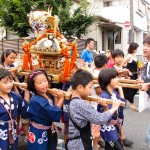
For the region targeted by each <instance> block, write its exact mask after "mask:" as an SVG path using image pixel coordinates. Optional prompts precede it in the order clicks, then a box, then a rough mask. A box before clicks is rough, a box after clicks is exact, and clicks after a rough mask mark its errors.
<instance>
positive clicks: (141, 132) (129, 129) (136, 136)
mask: <svg viewBox="0 0 150 150" xmlns="http://www.w3.org/2000/svg"><path fill="white" fill-rule="evenodd" d="M141 100H143V99H141ZM135 104H136V106H138V97H136V98H135ZM124 112H125V121H124V132H125V135H126V137H127V138H128V139H130V140H132V141H133V142H134V145H133V146H132V147H131V148H126V147H125V150H150V148H148V145H147V144H146V142H145V136H146V129H147V126H148V124H149V123H150V110H149V109H146V110H144V111H143V112H140V113H139V112H133V111H131V110H130V109H129V103H127V106H126V108H125V111H124ZM60 126H63V125H60ZM59 138H60V139H62V138H63V135H62V134H61V135H59ZM20 140H21V141H22V142H20V144H23V140H22V138H20ZM25 149H26V147H24V146H21V148H20V150H25Z"/></svg>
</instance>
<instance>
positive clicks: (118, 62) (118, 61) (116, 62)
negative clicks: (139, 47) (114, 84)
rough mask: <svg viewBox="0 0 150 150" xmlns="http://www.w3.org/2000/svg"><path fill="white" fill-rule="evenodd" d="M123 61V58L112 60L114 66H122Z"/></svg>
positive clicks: (118, 57)
mask: <svg viewBox="0 0 150 150" xmlns="http://www.w3.org/2000/svg"><path fill="white" fill-rule="evenodd" d="M123 59H124V57H123V56H119V55H118V56H116V57H115V58H114V62H115V64H116V65H121V64H122V62H123Z"/></svg>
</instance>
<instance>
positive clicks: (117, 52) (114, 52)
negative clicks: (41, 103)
mask: <svg viewBox="0 0 150 150" xmlns="http://www.w3.org/2000/svg"><path fill="white" fill-rule="evenodd" d="M111 55H112V58H115V57H117V56H122V57H124V53H123V51H122V50H120V49H115V50H114V51H112V53H111Z"/></svg>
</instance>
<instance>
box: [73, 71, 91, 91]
mask: <svg viewBox="0 0 150 150" xmlns="http://www.w3.org/2000/svg"><path fill="white" fill-rule="evenodd" d="M91 81H93V76H92V74H91V73H90V72H88V71H86V70H82V69H80V70H77V71H76V72H75V73H74V74H73V76H72V77H71V87H72V89H73V90H75V89H76V88H77V87H78V86H79V85H82V86H83V87H86V85H88V84H89V82H91Z"/></svg>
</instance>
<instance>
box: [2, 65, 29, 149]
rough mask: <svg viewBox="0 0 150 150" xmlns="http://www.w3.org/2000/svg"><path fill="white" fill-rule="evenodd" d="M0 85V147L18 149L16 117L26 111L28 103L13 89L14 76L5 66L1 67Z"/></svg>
mask: <svg viewBox="0 0 150 150" xmlns="http://www.w3.org/2000/svg"><path fill="white" fill-rule="evenodd" d="M0 87H1V88H0V149H2V150H8V149H11V150H16V149H17V145H18V125H17V121H16V118H17V117H18V116H19V115H20V114H22V113H25V112H26V110H27V107H28V103H27V102H26V101H25V100H24V99H23V98H22V97H21V96H20V95H18V94H16V93H15V92H12V91H11V90H12V87H13V78H12V76H11V74H10V72H9V71H8V70H5V69H4V68H0Z"/></svg>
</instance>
